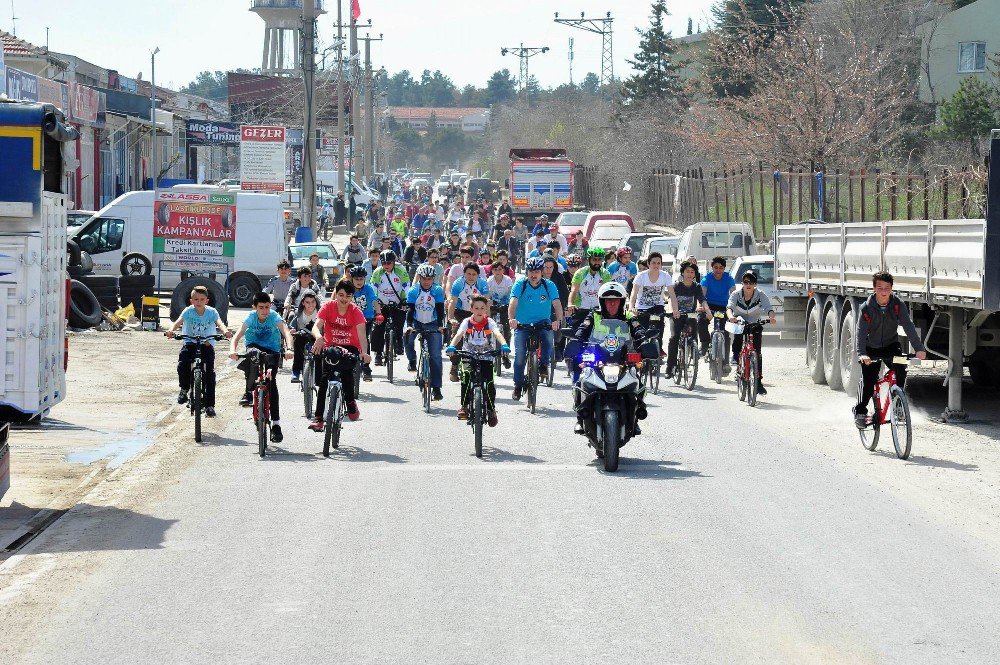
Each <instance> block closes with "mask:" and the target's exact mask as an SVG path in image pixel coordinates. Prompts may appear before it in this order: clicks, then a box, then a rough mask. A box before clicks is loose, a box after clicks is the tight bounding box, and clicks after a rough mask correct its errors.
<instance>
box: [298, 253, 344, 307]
mask: <svg viewBox="0 0 1000 665" xmlns="http://www.w3.org/2000/svg"><path fill="white" fill-rule="evenodd" d="M313 254H319V264H320V265H321V266H323V270H324V271H326V284H324V285H323V286H325V287H327V288H329V289H331V290H332V289H333V288H334V287H335V286H336V285H337V282H338V281H340V278H341V276H342V275H343V273H344V264H343V263H342V262H341V260H340V252H338V251H337V248H336V247H334V246H333V243H329V242H290V243H288V259H289V260H290V261H291V262H292V274H293V275H294V274H295V271H296V270H298V269H299V268H300V267H301V266H308V265H309V257H310V256H312V255H313ZM321 295H322V294H321Z"/></svg>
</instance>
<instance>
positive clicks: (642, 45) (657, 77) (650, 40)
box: [622, 0, 683, 102]
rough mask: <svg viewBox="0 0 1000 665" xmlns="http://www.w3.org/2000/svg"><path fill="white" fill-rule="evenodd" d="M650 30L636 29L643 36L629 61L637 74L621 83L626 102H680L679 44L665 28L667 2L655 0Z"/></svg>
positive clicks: (681, 93)
mask: <svg viewBox="0 0 1000 665" xmlns="http://www.w3.org/2000/svg"><path fill="white" fill-rule="evenodd" d="M652 11H653V13H652V15H651V17H650V27H649V30H645V31H643V30H639V29H638V28H637V29H636V30H637V31H638V33H639V34H640V35H641V39H640V40H639V51H638V52H637V53H636V54H635V59H634V60H628V61H627V62H628V63H629V64H630V65H632V67H633V68H634V69H635V74H634V75H633V76H632V77H631V78H628V79H626V80H625V82H624V83H623V84H622V95H623V97H624V99H625V101H626V102H639V101H665V100H680V99H682V97H683V89H682V86H681V81H680V76H679V71H680V68H681V64H680V63H679V62H678V61H677V44H676V43H675V42H674V40H673V37H671V36H670V32H669V31H665V30H664V29H663V17H664V16H669V15H670V12H668V11H667V3H666V0H654V2H653V10H652Z"/></svg>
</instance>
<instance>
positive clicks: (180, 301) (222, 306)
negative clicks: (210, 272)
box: [170, 276, 229, 323]
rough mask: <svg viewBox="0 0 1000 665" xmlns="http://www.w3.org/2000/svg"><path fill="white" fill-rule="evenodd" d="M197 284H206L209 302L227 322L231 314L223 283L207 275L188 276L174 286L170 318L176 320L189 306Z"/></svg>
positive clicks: (223, 320)
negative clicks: (192, 290) (192, 291)
mask: <svg viewBox="0 0 1000 665" xmlns="http://www.w3.org/2000/svg"><path fill="white" fill-rule="evenodd" d="M196 286H204V287H205V288H207V289H208V304H209V305H210V306H212V307H214V308H215V309H216V310H218V312H219V317H220V318H221V319H222V322H223V323H225V322H226V319H227V318H228V315H229V300H228V299H227V298H226V292H225V290H224V289H223V288H222V285H221V284H219V283H218V282H216V281H215V280H213V279H208V278H207V277H199V276H194V277H188V278H187V279H185V280H182V281H181V283H180V284H178V285H177V286H175V287H174V292H173V293H172V294H171V295H170V320H171V321H176V320H177V317H179V316H180V315H181V312H183V311H184V308H185V307H187V306H188V299H189V298H190V297H191V289H193V288H194V287H196Z"/></svg>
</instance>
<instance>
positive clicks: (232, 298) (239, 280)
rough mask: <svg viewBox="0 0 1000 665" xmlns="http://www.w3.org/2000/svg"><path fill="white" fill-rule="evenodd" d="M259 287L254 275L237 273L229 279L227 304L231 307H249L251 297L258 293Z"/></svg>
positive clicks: (251, 301) (251, 300)
mask: <svg viewBox="0 0 1000 665" xmlns="http://www.w3.org/2000/svg"><path fill="white" fill-rule="evenodd" d="M260 289H261V285H260V280H258V279H257V278H256V277H255V276H254V275H251V274H250V273H248V272H238V273H236V274H235V275H232V276H231V277H230V278H229V304H231V305H232V306H233V307H250V305H252V304H253V297H254V296H255V295H257V294H258V293H260Z"/></svg>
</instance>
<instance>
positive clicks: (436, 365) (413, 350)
mask: <svg viewBox="0 0 1000 665" xmlns="http://www.w3.org/2000/svg"><path fill="white" fill-rule="evenodd" d="M413 330H414V331H419V332H423V333H424V337H425V338H426V339H427V351H428V353H429V354H430V356H431V388H440V387H441V371H442V369H441V362H442V361H441V339H442V336H441V329H440V327H439V325H438V323H437V322H433V323H420V322H419V321H414V322H413ZM403 343H404V345H405V347H406V359H407V360H409V361H410V362H411V363H413V364H416V362H417V333H416V332H412V333H410V334H409V335H407V336H406V339H404V340H403Z"/></svg>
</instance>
